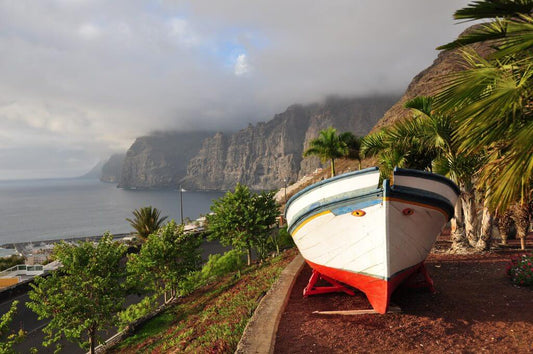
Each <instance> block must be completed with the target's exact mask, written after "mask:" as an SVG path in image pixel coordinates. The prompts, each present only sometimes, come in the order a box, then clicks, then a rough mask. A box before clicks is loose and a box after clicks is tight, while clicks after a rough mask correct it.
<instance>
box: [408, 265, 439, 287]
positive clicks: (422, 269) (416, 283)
mask: <svg viewBox="0 0 533 354" xmlns="http://www.w3.org/2000/svg"><path fill="white" fill-rule="evenodd" d="M419 275H422V278H423V279H421V280H420V279H419V278H420V277H419ZM417 278H418V279H417ZM405 285H406V286H408V287H409V288H426V289H428V290H429V291H430V292H431V293H433V294H434V293H436V292H437V291H436V290H435V286H434V285H433V279H431V277H430V276H429V273H428V270H427V268H426V263H425V262H422V263H420V266H419V267H418V269H417V270H416V271H415V272H414V273H413V274H412V275H411V276H410V277H409V278H407V280H406V282H405Z"/></svg>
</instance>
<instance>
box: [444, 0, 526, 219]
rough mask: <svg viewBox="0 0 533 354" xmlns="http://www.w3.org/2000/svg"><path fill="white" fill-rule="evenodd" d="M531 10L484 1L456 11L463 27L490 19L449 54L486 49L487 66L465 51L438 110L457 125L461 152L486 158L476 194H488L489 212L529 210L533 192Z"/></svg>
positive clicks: (519, 2) (520, 3)
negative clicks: (484, 45) (472, 46)
mask: <svg viewBox="0 0 533 354" xmlns="http://www.w3.org/2000/svg"><path fill="white" fill-rule="evenodd" d="M532 10H533V1H532V0H515V1H493V0H479V1H475V2H473V3H471V4H470V5H468V6H467V7H465V8H463V9H460V10H458V11H457V12H456V13H455V15H454V17H455V18H456V19H461V20H477V19H492V21H491V22H489V23H485V24H481V25H478V26H477V27H476V28H475V29H474V30H473V31H471V32H470V33H468V34H465V35H462V36H461V37H459V38H458V39H457V40H455V41H454V42H451V43H449V44H446V45H444V46H441V47H439V49H451V48H458V47H462V46H464V45H466V44H471V43H478V42H489V43H490V44H491V46H492V47H493V48H494V49H495V51H494V53H493V54H491V55H490V56H489V57H488V58H487V59H484V58H481V57H480V56H479V55H478V54H477V53H475V52H473V51H472V50H468V49H463V51H462V54H463V59H464V66H465V69H466V70H464V71H461V72H457V73H454V74H451V75H449V76H447V77H445V78H444V80H443V83H444V84H443V87H442V91H441V93H440V94H438V95H437V100H438V105H439V108H440V109H442V110H445V111H450V112H453V114H454V117H455V119H457V120H458V124H459V126H458V134H457V137H456V139H457V141H458V142H459V143H460V144H459V146H460V149H461V150H463V151H480V150H482V149H484V150H486V151H487V153H488V154H487V156H488V160H487V163H486V164H485V165H484V166H483V167H482V168H481V169H480V173H479V183H478V187H480V188H484V189H486V190H490V194H489V195H488V196H487V197H488V201H487V202H488V207H489V208H490V209H491V210H496V211H498V212H499V213H504V212H505V211H506V210H507V209H508V208H509V206H510V205H512V204H514V203H518V204H520V205H521V206H522V207H523V208H526V206H527V204H528V203H529V201H530V200H531V194H532V186H533V139H532V138H531V137H532V136H533V95H532V94H531V93H532V92H533V56H532V55H531V50H532V49H533V41H532V40H531V38H533V18H532V17H531V16H530V14H531V12H532Z"/></svg>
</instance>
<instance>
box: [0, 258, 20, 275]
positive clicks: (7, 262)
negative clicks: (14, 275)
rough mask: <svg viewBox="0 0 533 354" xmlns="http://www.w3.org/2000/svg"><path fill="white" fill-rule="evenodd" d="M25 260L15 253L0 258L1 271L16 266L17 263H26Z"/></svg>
mask: <svg viewBox="0 0 533 354" xmlns="http://www.w3.org/2000/svg"><path fill="white" fill-rule="evenodd" d="M24 262H25V260H24V257H22V256H18V255H15V254H14V255H11V256H9V257H5V258H0V271H2V270H6V269H7V268H11V267H13V266H16V265H17V264H24Z"/></svg>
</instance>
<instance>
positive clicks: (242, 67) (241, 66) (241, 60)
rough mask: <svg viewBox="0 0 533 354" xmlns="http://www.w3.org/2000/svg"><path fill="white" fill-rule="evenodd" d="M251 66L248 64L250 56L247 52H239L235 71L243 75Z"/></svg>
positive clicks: (236, 73) (238, 74)
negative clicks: (248, 56)
mask: <svg viewBox="0 0 533 354" xmlns="http://www.w3.org/2000/svg"><path fill="white" fill-rule="evenodd" d="M250 70H251V67H250V64H248V58H247V57H246V54H239V56H238V57H237V60H235V70H234V73H235V75H237V76H243V75H246V74H248V73H249V72H250Z"/></svg>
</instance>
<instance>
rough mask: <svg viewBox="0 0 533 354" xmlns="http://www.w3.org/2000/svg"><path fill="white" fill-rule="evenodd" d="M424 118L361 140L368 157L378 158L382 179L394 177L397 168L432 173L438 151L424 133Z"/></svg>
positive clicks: (395, 126)
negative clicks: (429, 171) (430, 171)
mask: <svg viewBox="0 0 533 354" xmlns="http://www.w3.org/2000/svg"><path fill="white" fill-rule="evenodd" d="M424 125H425V123H424V119H423V118H422V117H414V118H412V119H406V120H403V121H400V122H397V123H395V124H393V125H392V126H390V127H386V128H383V129H382V130H380V131H378V132H376V133H373V134H370V135H367V136H366V137H364V138H363V139H362V142H361V151H362V153H363V155H364V156H365V157H377V159H378V164H379V165H380V171H381V175H382V177H383V178H391V176H392V171H393V170H394V167H396V166H398V167H404V168H413V169H417V170H431V168H432V166H431V163H432V161H433V160H434V159H435V157H436V156H437V152H438V151H437V149H436V148H435V147H434V145H433V144H432V143H431V141H429V140H428V134H427V133H426V132H424Z"/></svg>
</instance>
